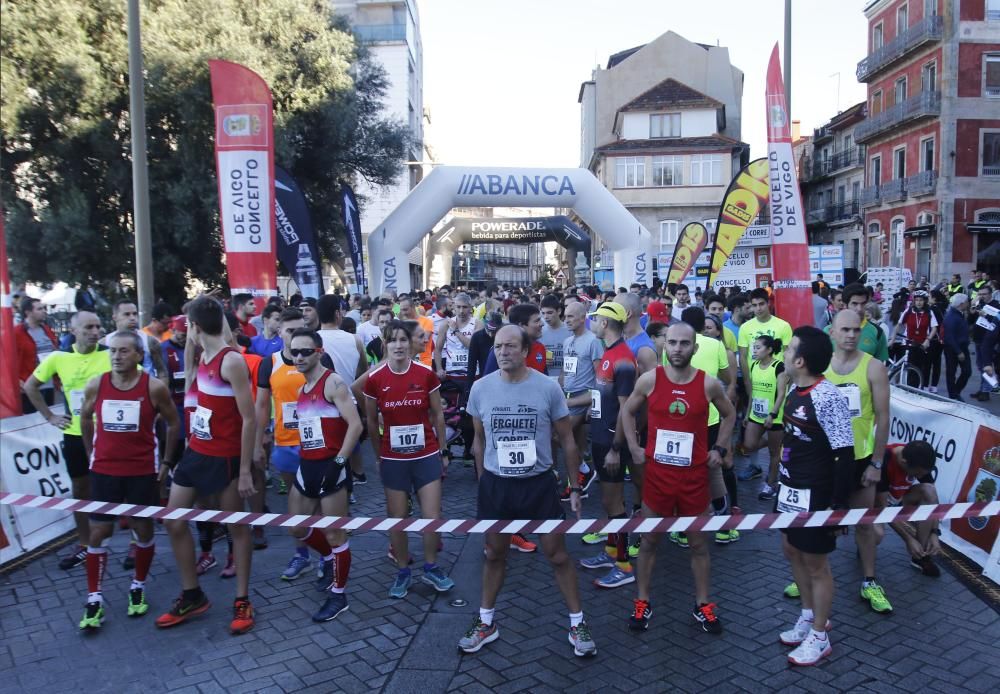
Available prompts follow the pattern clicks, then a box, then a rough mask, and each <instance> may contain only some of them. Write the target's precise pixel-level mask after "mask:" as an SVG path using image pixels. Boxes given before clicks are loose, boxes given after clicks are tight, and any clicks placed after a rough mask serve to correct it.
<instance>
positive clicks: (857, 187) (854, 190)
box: [851, 181, 861, 210]
mask: <svg viewBox="0 0 1000 694" xmlns="http://www.w3.org/2000/svg"><path fill="white" fill-rule="evenodd" d="M860 197H861V181H855V182H854V183H852V184H851V203H852V205H857V204H858V199H859V198H860ZM851 209H852V210H853V209H854V208H853V206H852V208H851Z"/></svg>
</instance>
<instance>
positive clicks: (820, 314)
mask: <svg viewBox="0 0 1000 694" xmlns="http://www.w3.org/2000/svg"><path fill="white" fill-rule="evenodd" d="M822 276H823V275H819V277H822ZM822 288H823V287H822V285H821V284H820V282H819V281H818V280H817V281H816V282H813V283H812V294H813V295H812V307H813V325H814V326H816V327H817V328H819V329H820V330H822V329H823V328H825V327H826V326H827V325H828V324H829V322H830V314H829V313H828V312H827V308H828V307H829V304H828V303H827V302H826V299H824V298H823V297H821V296H820V295H819V293H820V291H821V290H822Z"/></svg>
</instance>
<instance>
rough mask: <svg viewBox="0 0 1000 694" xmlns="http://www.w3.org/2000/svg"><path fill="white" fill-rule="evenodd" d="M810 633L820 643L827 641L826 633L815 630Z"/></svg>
mask: <svg viewBox="0 0 1000 694" xmlns="http://www.w3.org/2000/svg"><path fill="white" fill-rule="evenodd" d="M809 633H810V634H811V635H812V637H813V638H814V639H819V640H820V641H826V631H825V630H824V631H816V630H815V629H810V630H809Z"/></svg>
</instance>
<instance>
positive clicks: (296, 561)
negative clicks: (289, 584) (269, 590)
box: [281, 552, 309, 581]
mask: <svg viewBox="0 0 1000 694" xmlns="http://www.w3.org/2000/svg"><path fill="white" fill-rule="evenodd" d="M308 568H309V557H303V556H302V555H301V554H299V553H298V552H296V553H295V554H293V555H292V558H291V559H289V560H288V566H286V567H285V570H284V572H282V574H281V580H283V581H294V580H295V579H296V578H298V577H299V576H301V575H302V572H303V571H306V570H307V569H308Z"/></svg>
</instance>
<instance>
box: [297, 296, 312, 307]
mask: <svg viewBox="0 0 1000 694" xmlns="http://www.w3.org/2000/svg"><path fill="white" fill-rule="evenodd" d="M299 306H312V307H313V308H316V299H314V298H312V297H311V296H307V297H305V298H304V299H302V301H300V302H299Z"/></svg>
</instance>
